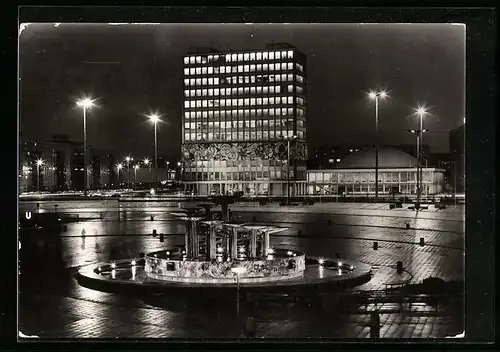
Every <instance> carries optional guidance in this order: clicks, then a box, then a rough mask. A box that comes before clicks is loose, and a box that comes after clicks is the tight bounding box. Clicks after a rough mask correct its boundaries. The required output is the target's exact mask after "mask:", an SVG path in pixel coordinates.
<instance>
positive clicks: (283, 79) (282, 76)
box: [281, 74, 286, 82]
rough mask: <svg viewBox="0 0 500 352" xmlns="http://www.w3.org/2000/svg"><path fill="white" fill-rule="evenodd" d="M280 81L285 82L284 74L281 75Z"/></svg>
mask: <svg viewBox="0 0 500 352" xmlns="http://www.w3.org/2000/svg"><path fill="white" fill-rule="evenodd" d="M281 81H283V82H286V74H282V75H281Z"/></svg>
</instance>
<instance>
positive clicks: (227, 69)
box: [184, 62, 302, 76]
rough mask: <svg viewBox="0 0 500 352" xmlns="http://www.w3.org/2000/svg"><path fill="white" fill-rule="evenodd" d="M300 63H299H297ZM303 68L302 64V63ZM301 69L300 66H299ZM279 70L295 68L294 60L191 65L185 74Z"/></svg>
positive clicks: (185, 70)
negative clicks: (269, 62) (251, 63)
mask: <svg viewBox="0 0 500 352" xmlns="http://www.w3.org/2000/svg"><path fill="white" fill-rule="evenodd" d="M297 65H299V64H297ZM300 67H301V68H302V65H300ZM297 69H298V70H299V71H301V72H302V70H301V69H299V66H297ZM274 70H276V71H278V70H293V63H292V62H283V63H279V62H278V63H272V64H257V65H238V66H220V67H217V66H216V67H213V66H203V67H191V68H185V69H184V75H186V76H194V75H212V74H219V73H237V72H240V73H241V72H260V71H274Z"/></svg>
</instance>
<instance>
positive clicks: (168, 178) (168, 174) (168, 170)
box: [167, 160, 170, 181]
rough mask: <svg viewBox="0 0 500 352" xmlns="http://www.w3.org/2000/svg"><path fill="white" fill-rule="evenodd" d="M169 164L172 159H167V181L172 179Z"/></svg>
mask: <svg viewBox="0 0 500 352" xmlns="http://www.w3.org/2000/svg"><path fill="white" fill-rule="evenodd" d="M168 164H170V161H168V160H167V181H168V180H170V168H169V167H168Z"/></svg>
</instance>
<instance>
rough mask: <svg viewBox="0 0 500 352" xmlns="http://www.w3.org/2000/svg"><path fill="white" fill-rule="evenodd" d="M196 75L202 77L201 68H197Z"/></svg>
mask: <svg viewBox="0 0 500 352" xmlns="http://www.w3.org/2000/svg"><path fill="white" fill-rule="evenodd" d="M193 70H195V69H194V68H193ZM196 74H197V75H200V74H201V67H197V68H196Z"/></svg>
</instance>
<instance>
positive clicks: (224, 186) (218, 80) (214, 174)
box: [182, 44, 307, 196]
mask: <svg viewBox="0 0 500 352" xmlns="http://www.w3.org/2000/svg"><path fill="white" fill-rule="evenodd" d="M182 116H183V117H182V162H183V168H184V169H183V171H182V177H183V183H184V187H185V189H186V190H187V191H190V192H194V193H195V194H198V195H210V194H214V193H218V194H227V193H232V192H235V191H242V192H243V193H244V194H248V195H259V194H270V195H277V196H279V195H285V194H287V176H289V177H290V184H291V187H290V194H297V195H298V194H304V193H305V192H306V184H305V180H306V159H307V143H306V138H307V136H306V116H307V115H306V57H305V55H304V54H303V53H301V52H300V51H298V50H297V49H296V48H294V47H293V46H291V45H289V44H270V45H267V46H266V48H265V49H261V50H237V51H230V52H219V51H216V50H215V49H210V48H208V49H207V48H204V49H196V50H191V51H190V52H189V53H188V54H187V55H185V56H184V104H183V115H182ZM282 136H284V137H292V136H296V137H297V139H296V140H295V141H293V142H292V143H291V147H290V154H291V158H290V165H287V161H288V157H287V154H288V150H287V142H286V141H285V140H284V139H283V138H282Z"/></svg>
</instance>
